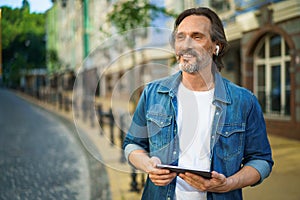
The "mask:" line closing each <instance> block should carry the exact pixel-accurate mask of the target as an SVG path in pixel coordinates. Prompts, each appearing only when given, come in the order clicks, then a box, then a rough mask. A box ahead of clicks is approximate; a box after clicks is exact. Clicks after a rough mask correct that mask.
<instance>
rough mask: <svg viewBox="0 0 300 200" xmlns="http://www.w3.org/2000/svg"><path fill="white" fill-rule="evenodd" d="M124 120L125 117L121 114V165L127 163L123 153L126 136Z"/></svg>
mask: <svg viewBox="0 0 300 200" xmlns="http://www.w3.org/2000/svg"><path fill="white" fill-rule="evenodd" d="M124 118H125V115H124V114H121V116H120V141H121V158H120V162H121V163H125V162H126V158H125V155H124V152H123V142H124V136H125V132H124V128H125V122H124Z"/></svg>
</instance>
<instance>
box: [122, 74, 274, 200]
mask: <svg viewBox="0 0 300 200" xmlns="http://www.w3.org/2000/svg"><path fill="white" fill-rule="evenodd" d="M181 79H182V72H181V71H179V72H178V73H176V74H174V75H172V76H169V77H167V78H164V79H160V80H157V81H154V82H152V83H149V84H148V85H147V86H146V87H145V89H144V91H143V93H142V95H141V97H140V101H139V103H138V105H137V108H136V111H135V113H134V116H133V120H132V123H131V125H130V128H129V130H128V133H127V135H126V138H125V141H124V144H123V148H124V150H125V155H126V157H127V158H128V155H129V154H130V153H131V152H132V151H134V150H137V149H144V150H146V151H147V152H149V156H157V157H159V158H160V159H161V162H162V163H163V164H172V165H178V158H179V141H178V135H177V122H176V119H177V112H178V111H177V98H176V94H177V90H178V85H179V83H180V82H181ZM213 104H214V105H215V106H216V110H215V115H214V117H213V123H212V126H213V127H212V132H211V142H210V144H211V153H210V155H211V157H210V159H211V171H213V170H214V171H217V172H219V173H222V174H224V175H225V176H226V177H228V176H231V175H233V174H235V173H236V172H238V171H239V170H240V169H241V168H242V167H243V166H252V167H254V168H255V169H256V170H257V171H258V172H259V174H260V177H261V179H260V181H259V182H258V183H257V184H259V183H260V182H262V181H263V179H264V178H266V177H267V176H268V175H269V174H270V172H271V169H272V166H273V160H272V155H271V148H270V144H269V141H268V138H267V133H266V126H265V121H264V118H263V114H262V111H261V108H260V106H259V103H258V101H257V99H256V97H255V96H254V95H253V93H251V92H250V91H248V90H246V89H245V88H242V87H239V86H237V85H235V84H233V83H232V82H230V81H228V80H226V79H224V78H222V77H221V75H220V74H219V73H215V93H214V99H213ZM175 186H176V178H175V179H174V180H173V181H172V182H171V183H170V184H169V185H167V186H155V185H154V184H153V183H152V182H151V180H150V179H149V177H148V178H147V181H146V184H145V188H144V192H143V196H142V199H145V200H152V199H153V200H161V199H170V200H172V199H173V198H174V193H175ZM207 199H208V200H211V199H214V200H221V199H222V200H225V199H228V200H232V199H235V200H238V199H242V190H241V189H238V190H234V191H231V192H227V193H211V192H208V194H207Z"/></svg>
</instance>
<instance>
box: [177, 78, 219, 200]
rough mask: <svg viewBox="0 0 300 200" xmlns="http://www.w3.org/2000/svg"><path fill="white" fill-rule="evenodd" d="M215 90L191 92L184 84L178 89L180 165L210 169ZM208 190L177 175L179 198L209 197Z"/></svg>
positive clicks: (198, 198) (203, 198) (200, 198)
mask: <svg viewBox="0 0 300 200" xmlns="http://www.w3.org/2000/svg"><path fill="white" fill-rule="evenodd" d="M213 95H214V89H211V90H209V91H191V90H189V89H187V88H186V87H185V86H184V85H183V84H182V83H180V85H179V88H178V96H177V98H178V117H177V122H178V130H179V132H178V135H179V146H180V152H179V162H178V166H181V167H186V168H192V169H198V170H204V171H209V170H210V136H211V127H212V120H213V116H214V112H215V106H214V105H213V104H212V101H213ZM206 194H207V193H206V192H201V191H199V190H197V189H195V188H193V187H192V186H190V185H189V184H188V183H186V182H185V181H184V180H183V179H181V178H180V177H177V183H176V189H175V196H176V198H175V199H176V200H182V199H186V198H187V197H188V199H189V200H206V199H207V197H206Z"/></svg>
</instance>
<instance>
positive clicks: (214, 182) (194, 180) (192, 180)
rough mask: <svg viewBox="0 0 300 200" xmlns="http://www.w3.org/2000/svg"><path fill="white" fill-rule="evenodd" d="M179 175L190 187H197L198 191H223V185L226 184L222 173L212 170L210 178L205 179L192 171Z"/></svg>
mask: <svg viewBox="0 0 300 200" xmlns="http://www.w3.org/2000/svg"><path fill="white" fill-rule="evenodd" d="M179 176H180V178H182V179H183V180H184V181H186V182H187V183H188V184H190V185H191V186H192V187H194V188H197V189H198V190H200V191H210V192H219V191H223V190H224V188H223V187H224V186H225V185H226V180H227V179H226V177H225V176H224V175H223V174H219V173H217V172H212V178H211V179H205V178H203V177H201V176H198V175H195V174H192V173H185V174H179Z"/></svg>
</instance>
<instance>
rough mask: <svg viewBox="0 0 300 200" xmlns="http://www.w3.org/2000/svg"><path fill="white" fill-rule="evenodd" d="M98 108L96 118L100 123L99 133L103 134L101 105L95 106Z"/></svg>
mask: <svg viewBox="0 0 300 200" xmlns="http://www.w3.org/2000/svg"><path fill="white" fill-rule="evenodd" d="M97 110H98V120H99V125H100V135H103V128H104V127H103V112H102V105H101V104H100V105H98V106H97Z"/></svg>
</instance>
